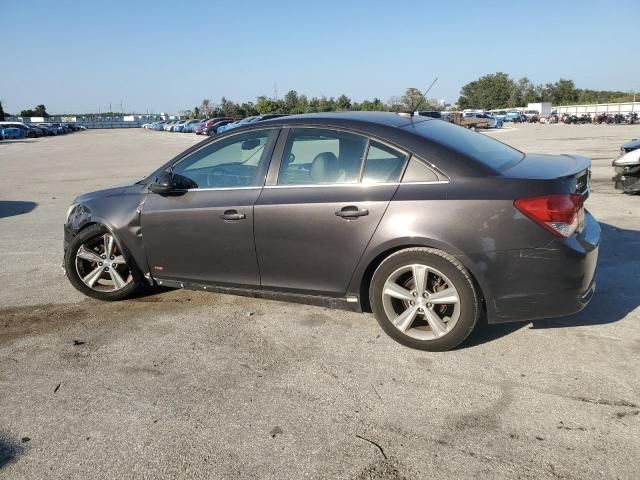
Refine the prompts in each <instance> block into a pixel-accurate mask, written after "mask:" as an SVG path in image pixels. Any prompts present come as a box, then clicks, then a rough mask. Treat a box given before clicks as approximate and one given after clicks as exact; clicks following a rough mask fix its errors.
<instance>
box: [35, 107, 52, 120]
mask: <svg viewBox="0 0 640 480" xmlns="http://www.w3.org/2000/svg"><path fill="white" fill-rule="evenodd" d="M34 112H35V115H34V117H44V118H47V117H49V116H50V115H49V114H48V113H47V108H46V107H45V106H44V105H37V106H36V108H35V110H34Z"/></svg>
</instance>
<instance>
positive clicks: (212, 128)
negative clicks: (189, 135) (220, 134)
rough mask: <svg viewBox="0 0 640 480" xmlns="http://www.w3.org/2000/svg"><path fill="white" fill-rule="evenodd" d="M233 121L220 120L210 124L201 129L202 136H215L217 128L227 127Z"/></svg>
mask: <svg viewBox="0 0 640 480" xmlns="http://www.w3.org/2000/svg"><path fill="white" fill-rule="evenodd" d="M232 122H233V120H220V121H219V122H215V123H213V124H211V125H210V126H209V127H205V128H203V129H202V135H207V136H209V137H211V136H213V135H216V133H217V131H218V128H220V127H222V126H224V125H229V124H230V123H232Z"/></svg>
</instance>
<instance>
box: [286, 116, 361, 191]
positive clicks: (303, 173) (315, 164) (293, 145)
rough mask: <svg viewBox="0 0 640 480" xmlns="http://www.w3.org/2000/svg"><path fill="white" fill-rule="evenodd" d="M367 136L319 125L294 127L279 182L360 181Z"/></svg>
mask: <svg viewBox="0 0 640 480" xmlns="http://www.w3.org/2000/svg"><path fill="white" fill-rule="evenodd" d="M366 148H367V139H366V138H365V137H363V136H361V135H356V134H353V133H348V132H339V131H334V130H325V129H317V128H294V129H291V131H290V132H289V137H288V139H287V144H286V146H285V149H284V154H283V157H282V162H281V164H280V171H279V173H278V185H324V184H349V183H358V180H359V176H360V169H361V166H362V161H363V159H364V156H365V151H366Z"/></svg>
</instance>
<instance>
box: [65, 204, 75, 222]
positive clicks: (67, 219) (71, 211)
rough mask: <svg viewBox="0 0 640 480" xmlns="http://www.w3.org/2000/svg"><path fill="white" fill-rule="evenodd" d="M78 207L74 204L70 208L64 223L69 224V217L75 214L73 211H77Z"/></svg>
mask: <svg viewBox="0 0 640 480" xmlns="http://www.w3.org/2000/svg"><path fill="white" fill-rule="evenodd" d="M77 206H78V204H77V203H72V204H71V205H70V206H69V208H68V209H67V215H66V216H65V217H64V223H69V217H70V216H71V214H72V213H73V211H74V210H75V209H76V207H77Z"/></svg>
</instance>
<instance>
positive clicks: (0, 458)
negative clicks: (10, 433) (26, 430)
mask: <svg viewBox="0 0 640 480" xmlns="http://www.w3.org/2000/svg"><path fill="white" fill-rule="evenodd" d="M25 440H28V439H26V437H25ZM23 442H24V440H23ZM23 451H24V448H23V447H22V446H21V445H20V444H19V443H18V442H15V441H13V440H11V439H9V438H8V437H6V436H4V435H3V434H1V433H0V469H2V468H3V467H5V466H7V465H9V464H10V463H11V462H14V461H16V460H17V459H18V457H19V456H20V455H22V453H23Z"/></svg>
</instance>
